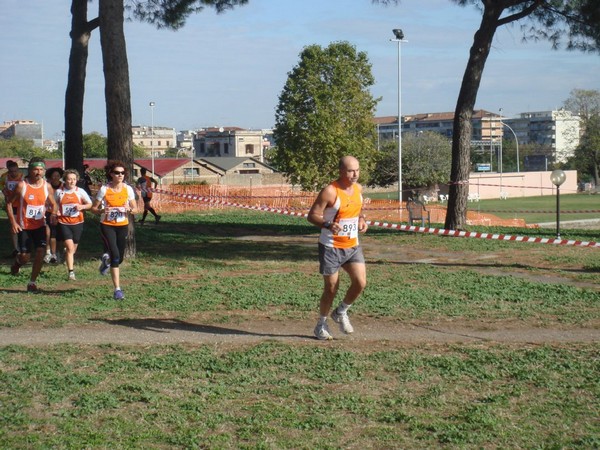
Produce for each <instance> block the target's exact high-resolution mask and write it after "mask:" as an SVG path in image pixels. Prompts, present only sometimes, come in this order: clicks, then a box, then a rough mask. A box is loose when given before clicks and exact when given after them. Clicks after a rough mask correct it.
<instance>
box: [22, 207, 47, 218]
mask: <svg viewBox="0 0 600 450" xmlns="http://www.w3.org/2000/svg"><path fill="white" fill-rule="evenodd" d="M44 210H45V208H44V206H43V205H40V206H32V205H27V210H26V211H25V215H26V216H27V218H28V219H33V220H41V219H42V218H43V217H44V212H45V211H44Z"/></svg>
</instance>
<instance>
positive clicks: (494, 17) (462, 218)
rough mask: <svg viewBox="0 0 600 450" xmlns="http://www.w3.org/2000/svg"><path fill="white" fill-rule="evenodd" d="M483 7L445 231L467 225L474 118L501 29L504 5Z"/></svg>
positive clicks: (457, 120) (461, 102) (457, 127)
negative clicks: (499, 23)
mask: <svg viewBox="0 0 600 450" xmlns="http://www.w3.org/2000/svg"><path fill="white" fill-rule="evenodd" d="M484 4H485V8H484V11H483V16H482V20H481V24H480V26H479V29H478V30H477V32H476V33H475V37H474V40H473V46H472V47H471V50H470V55H469V61H468V63H467V67H466V69H465V74H464V75H463V80H462V85H461V87H460V93H459V94H458V100H457V102H456V110H455V112H454V131H453V139H452V168H451V172H450V188H449V198H448V211H447V214H446V223H445V228H446V229H453V230H460V229H463V228H464V227H465V225H466V222H467V195H468V193H469V185H468V181H469V173H470V172H471V163H470V152H471V136H472V124H471V118H472V116H473V109H474V108H475V102H476V100H477V91H478V90H479V85H480V83H481V76H482V74H483V69H484V67H485V62H486V60H487V57H488V55H489V54H490V49H491V46H492V41H493V39H494V34H495V32H496V29H497V27H498V19H499V17H500V14H501V13H502V11H503V9H504V6H499V5H494V2H492V1H489V2H484Z"/></svg>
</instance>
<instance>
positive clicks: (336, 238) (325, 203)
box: [308, 156, 368, 340]
mask: <svg viewBox="0 0 600 450" xmlns="http://www.w3.org/2000/svg"><path fill="white" fill-rule="evenodd" d="M339 171H340V173H339V178H338V179H337V180H336V181H334V182H332V183H331V184H329V185H328V186H326V187H325V188H324V189H323V190H322V191H321V192H320V193H319V195H318V196H317V199H316V200H315V202H314V203H313V205H312V207H311V208H310V211H309V213H308V221H309V222H310V223H312V224H313V225H316V226H317V227H319V228H321V235H320V237H319V272H320V273H321V275H323V281H324V287H323V294H322V295H321V301H320V307H319V309H320V311H319V312H320V317H319V321H318V323H317V326H316V328H315V336H316V337H317V339H321V340H330V339H333V337H332V335H331V332H330V331H329V327H328V326H327V316H329V311H330V310H331V307H332V306H333V301H334V299H335V296H336V294H337V291H338V289H339V286H340V280H339V270H340V268H342V269H344V270H345V271H346V272H347V273H348V275H349V276H350V287H349V288H348V290H347V291H346V295H345V296H344V299H343V300H342V302H340V304H339V306H338V307H337V308H336V309H334V310H333V312H332V313H331V318H332V320H333V321H334V322H336V323H337V324H339V326H340V329H341V331H342V332H344V333H346V334H349V333H352V332H353V331H354V328H353V327H352V324H351V323H350V319H349V318H348V309H349V308H350V306H351V305H352V304H353V303H354V301H355V300H356V299H357V298H358V296H359V295H360V294H361V293H362V291H363V290H364V289H365V287H366V285H367V270H366V266H365V257H364V255H363V252H362V248H361V246H360V244H359V242H358V233H359V232H360V233H364V232H365V231H367V228H368V226H367V222H366V220H365V217H364V216H363V215H362V203H363V201H362V187H361V185H360V184H358V177H359V175H360V166H359V163H358V160H357V159H356V158H354V157H353V156H344V157H343V158H342V159H340V164H339Z"/></svg>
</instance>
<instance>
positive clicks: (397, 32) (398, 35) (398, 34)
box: [390, 28, 407, 221]
mask: <svg viewBox="0 0 600 450" xmlns="http://www.w3.org/2000/svg"><path fill="white" fill-rule="evenodd" d="M392 32H393V33H394V39H390V41H393V42H397V43H398V208H399V213H400V221H402V71H401V70H400V62H401V58H400V47H401V45H400V44H401V43H402V42H407V41H405V40H404V33H403V32H402V30H401V29H400V28H395V29H393V30H392Z"/></svg>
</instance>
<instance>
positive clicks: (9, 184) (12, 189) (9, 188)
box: [6, 181, 19, 191]
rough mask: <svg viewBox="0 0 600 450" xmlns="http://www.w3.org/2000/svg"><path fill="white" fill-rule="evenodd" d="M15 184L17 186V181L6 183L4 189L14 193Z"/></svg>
mask: <svg viewBox="0 0 600 450" xmlns="http://www.w3.org/2000/svg"><path fill="white" fill-rule="evenodd" d="M17 184H19V182H18V181H7V182H6V189H8V190H9V191H14V190H15V188H16V187H17Z"/></svg>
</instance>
